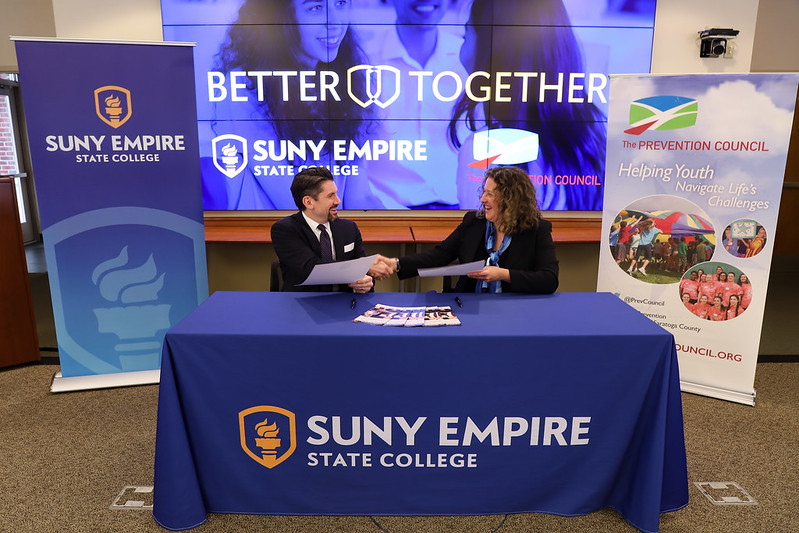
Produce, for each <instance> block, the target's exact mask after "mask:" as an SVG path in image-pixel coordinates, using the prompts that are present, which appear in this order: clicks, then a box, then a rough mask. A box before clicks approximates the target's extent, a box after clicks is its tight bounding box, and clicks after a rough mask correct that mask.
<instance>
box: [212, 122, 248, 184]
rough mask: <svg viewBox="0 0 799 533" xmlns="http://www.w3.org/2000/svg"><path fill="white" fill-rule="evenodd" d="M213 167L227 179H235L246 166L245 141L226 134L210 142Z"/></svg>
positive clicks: (236, 136)
mask: <svg viewBox="0 0 799 533" xmlns="http://www.w3.org/2000/svg"><path fill="white" fill-rule="evenodd" d="M211 152H212V157H213V160H214V166H215V167H216V169H217V170H219V172H221V173H222V174H224V175H225V176H227V177H228V178H235V177H236V176H237V175H238V173H239V172H241V171H242V170H244V167H246V166H247V139H245V138H244V137H239V136H238V135H233V134H232V133H231V134H227V135H219V136H218V137H214V140H213V141H211Z"/></svg>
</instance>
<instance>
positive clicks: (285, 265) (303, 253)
mask: <svg viewBox="0 0 799 533" xmlns="http://www.w3.org/2000/svg"><path fill="white" fill-rule="evenodd" d="M330 232H331V233H332V234H333V246H335V248H336V261H346V260H349V259H358V258H359V257H363V256H365V255H366V252H365V250H364V248H363V240H362V239H361V232H360V230H358V226H357V225H356V224H355V222H352V221H351V220H345V219H343V218H337V219H336V220H334V221H333V222H331V223H330ZM272 245H273V246H274V247H275V253H276V254H277V258H278V260H279V261H280V270H281V272H282V274H283V288H282V290H284V291H317V292H332V291H338V290H342V291H349V292H352V289H351V288H350V287H348V286H347V285H343V286H338V285H307V286H306V285H303V286H301V287H300V286H299V284H300V283H302V282H303V281H305V280H306V278H308V276H309V275H310V274H311V270H313V267H314V266H315V265H317V264H319V263H321V262H322V250H321V248H320V247H319V239H318V238H317V237H316V235H315V234H314V232H313V231H312V230H311V228H310V227H308V223H307V222H305V218H303V216H302V213H300V212H299V211H298V212H297V213H294V214H293V215H291V216H288V217H286V218H282V219H280V220H278V221H277V222H275V223H274V224H273V225H272ZM345 248H346V249H347V251H346V252H345V251H344V249H345Z"/></svg>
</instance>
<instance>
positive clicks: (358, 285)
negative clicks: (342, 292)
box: [349, 275, 375, 294]
mask: <svg viewBox="0 0 799 533" xmlns="http://www.w3.org/2000/svg"><path fill="white" fill-rule="evenodd" d="M374 284H375V283H374V281H373V280H372V277H371V276H368V275H367V276H364V277H362V278H361V279H359V280H358V281H355V282H352V283H350V284H349V286H350V287H352V290H353V291H355V292H356V293H358V294H365V293H367V292H369V291H370V290H371V289H372V286H374Z"/></svg>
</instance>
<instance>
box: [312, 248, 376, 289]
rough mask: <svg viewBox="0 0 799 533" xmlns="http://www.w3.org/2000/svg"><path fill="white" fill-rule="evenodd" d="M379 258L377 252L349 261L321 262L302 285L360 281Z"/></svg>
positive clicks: (344, 283) (343, 283)
mask: <svg viewBox="0 0 799 533" xmlns="http://www.w3.org/2000/svg"><path fill="white" fill-rule="evenodd" d="M375 259H377V254H375V255H370V256H368V257H361V258H358V259H351V260H349V261H336V262H335V263H321V264H318V265H316V266H315V267H313V270H311V274H310V275H309V276H308V278H307V279H306V280H305V281H303V282H302V283H300V285H334V284H342V285H346V284H347V283H352V282H354V281H358V280H359V279H361V278H362V277H364V276H365V275H366V273H367V272H369V267H371V266H372V263H374V262H375Z"/></svg>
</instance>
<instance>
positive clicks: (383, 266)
mask: <svg viewBox="0 0 799 533" xmlns="http://www.w3.org/2000/svg"><path fill="white" fill-rule="evenodd" d="M398 263H399V260H397V259H396V258H392V257H386V256H384V255H380V254H378V255H377V259H375V262H374V263H372V266H371V267H370V268H369V272H367V274H369V275H370V276H372V277H373V278H374V279H376V280H378V281H382V280H384V279H387V278H389V277H391V275H392V274H394V273H395V272H396V271H397V269H398V267H399V264H398Z"/></svg>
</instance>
